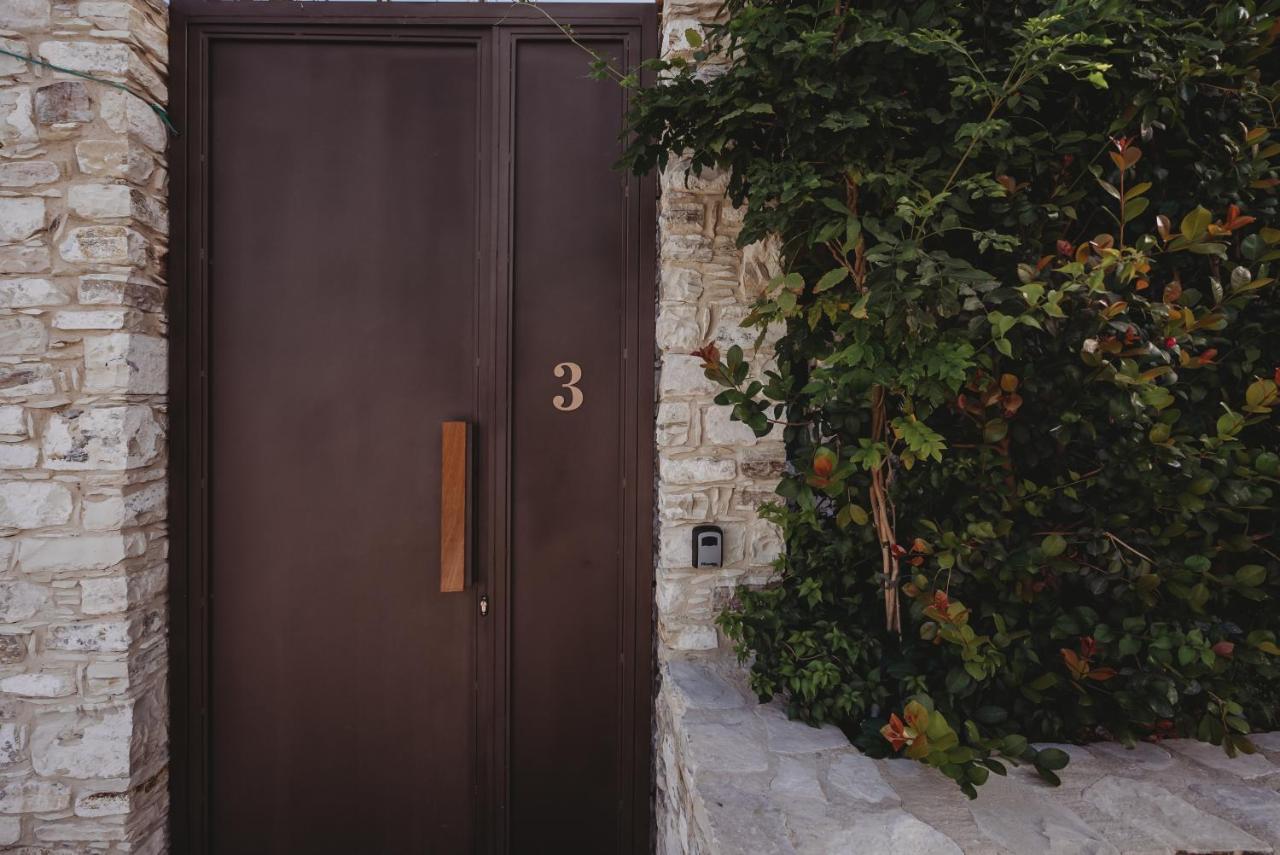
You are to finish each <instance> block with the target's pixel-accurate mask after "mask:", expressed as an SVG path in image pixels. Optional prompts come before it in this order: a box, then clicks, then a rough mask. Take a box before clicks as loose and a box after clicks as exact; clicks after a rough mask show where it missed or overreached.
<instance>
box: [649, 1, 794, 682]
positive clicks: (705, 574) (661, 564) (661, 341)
mask: <svg viewBox="0 0 1280 855" xmlns="http://www.w3.org/2000/svg"><path fill="white" fill-rule="evenodd" d="M717 8H718V2H717V0H712V2H703V1H702V0H674V2H668V3H667V4H666V6H665V7H664V9H663V29H662V50H663V53H664V55H672V54H675V53H680V52H688V51H689V50H690V48H689V46H688V44H687V42H686V41H685V32H686V31H687V30H689V29H691V28H692V29H697V28H700V27H701V26H702V24H703V23H705V22H707V21H710V20H712V18H713V16H714V15H715V13H716V9H717ZM661 184H662V198H661V202H660V205H659V222H658V229H659V257H658V264H659V271H660V281H659V286H658V301H659V306H658V321H657V330H658V354H659V357H660V359H661V368H660V374H659V383H658V390H659V391H658V424H657V445H658V541H659V554H658V563H657V568H656V574H655V576H656V580H657V613H658V634H659V656H660V657H664V656H665V655H666V654H667V653H668V652H670V651H676V650H706V649H711V648H714V647H716V646H717V643H718V640H717V632H716V628H715V624H714V621H715V616H716V614H717V613H718V612H719V610H720V608H721V607H722V606H723V605H724V603H725V602H726V600H727V598H728V596H729V595H730V594H731V592H732V590H733V588H734V586H736V585H739V584H759V583H761V582H763V581H765V580H766V579H768V578H769V576H770V574H771V573H772V566H771V565H772V562H773V560H774V559H775V558H776V557H777V555H778V552H779V550H780V549H781V540H780V538H779V536H778V532H777V529H776V528H775V527H774V526H773V525H771V524H769V523H766V522H765V521H763V520H760V519H758V518H757V515H756V509H757V507H758V506H759V505H760V504H761V503H762V502H766V501H770V500H771V499H773V498H775V496H774V492H773V491H774V488H775V487H776V486H777V482H778V477H779V476H780V475H781V474H782V471H783V469H782V467H783V465H784V458H785V455H784V453H783V447H782V441H781V435H780V431H778V430H775V431H774V432H773V433H771V434H770V435H768V436H766V437H764V438H761V439H757V438H756V437H755V435H754V434H753V433H752V432H751V431H750V430H749V429H748V428H746V427H745V426H744V425H742V424H741V423H739V422H732V421H730V419H729V412H728V410H727V409H726V408H724V407H719V406H716V405H715V404H713V403H712V399H713V398H714V397H715V395H716V393H717V392H718V391H719V389H718V388H717V387H716V386H715V384H713V383H712V382H711V381H709V380H707V379H706V377H705V376H704V375H703V372H702V369H701V367H700V365H701V360H700V359H699V358H698V357H696V356H692V355H691V351H693V350H695V349H696V348H699V347H701V346H702V345H703V344H705V343H707V342H709V341H715V342H716V343H717V345H718V346H719V348H720V350H721V352H724V351H726V350H727V349H728V348H729V347H730V346H731V345H734V344H737V345H740V346H741V347H742V348H743V349H744V350H745V351H746V353H747V357H748V359H749V360H752V361H753V362H754V365H753V368H754V370H757V371H758V370H759V369H760V367H761V362H762V361H763V362H767V360H768V357H769V350H768V346H767V345H768V340H767V339H766V344H765V346H764V347H763V348H762V351H763V352H762V353H759V354H756V353H754V352H753V348H752V345H753V344H754V341H755V337H756V331H755V330H745V329H742V327H741V325H740V324H741V321H742V319H743V318H744V317H746V315H747V313H748V312H749V311H750V305H751V303H752V301H753V299H754V297H755V295H756V294H757V293H758V292H759V290H760V289H761V288H762V287H763V286H764V283H765V282H767V281H768V279H769V278H770V276H771V275H772V274H771V271H772V270H774V268H775V263H774V262H773V260H772V254H771V253H770V251H769V249H768V248H767V247H765V246H762V245H753V246H751V247H749V248H748V250H747V251H746V252H745V253H743V252H742V251H740V250H739V249H738V248H737V246H736V244H735V241H736V238H737V235H738V232H739V230H740V227H741V217H742V212H741V211H740V210H739V209H737V208H734V207H733V206H732V205H730V204H729V203H728V201H727V200H726V199H725V197H724V191H725V185H726V178H725V176H724V175H718V174H714V173H709V172H703V173H702V174H701V175H692V174H690V172H689V169H688V163H687V162H686V161H683V160H679V159H675V160H673V161H672V162H671V163H670V164H669V165H668V167H667V169H666V171H665V172H664V174H663V175H662V180H661ZM704 522H705V523H714V524H716V525H720V526H721V527H722V528H723V529H724V534H725V540H724V548H725V555H724V566H723V567H721V568H717V569H705V568H703V569H698V570H695V569H693V567H692V532H693V527H694V526H695V525H697V524H699V523H704Z"/></svg>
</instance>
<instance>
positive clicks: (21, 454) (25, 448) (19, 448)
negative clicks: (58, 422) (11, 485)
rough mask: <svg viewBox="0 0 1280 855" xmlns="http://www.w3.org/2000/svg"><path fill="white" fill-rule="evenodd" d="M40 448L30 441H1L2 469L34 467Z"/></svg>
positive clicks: (38, 457)
mask: <svg viewBox="0 0 1280 855" xmlns="http://www.w3.org/2000/svg"><path fill="white" fill-rule="evenodd" d="M39 460H40V449H39V448H38V447H36V446H35V445H32V444H31V443H29V442H9V443H0V469H33V468H35V465H36V463H37V462H38V461H39Z"/></svg>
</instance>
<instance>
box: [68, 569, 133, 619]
mask: <svg viewBox="0 0 1280 855" xmlns="http://www.w3.org/2000/svg"><path fill="white" fill-rule="evenodd" d="M128 607H129V580H128V579H126V578H125V577H124V576H96V577H94V578H92V579H83V580H81V582H80V611H82V612H84V613H85V614H87V615H106V614H113V613H116V612H123V611H124V610H125V609H127V608H128Z"/></svg>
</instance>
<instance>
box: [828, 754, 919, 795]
mask: <svg viewBox="0 0 1280 855" xmlns="http://www.w3.org/2000/svg"><path fill="white" fill-rule="evenodd" d="M827 783H828V784H829V785H830V786H831V788H832V789H833V790H835V791H836V792H837V793H840V794H841V795H843V796H846V797H847V798H851V799H856V800H858V801H861V802H867V803H869V804H874V805H879V804H882V803H883V804H897V803H898V802H900V801H901V799H900V798H899V797H898V794H897V793H896V792H895V791H894V789H893V788H892V787H890V786H889V785H888V784H887V783H885V780H884V776H883V775H881V774H880V770H879V768H877V766H876V762H875V761H874V760H872V759H871V758H870V757H864V756H863V755H862V754H859V753H855V752H846V753H843V754H840V755H839V756H838V757H836V758H835V759H834V760H832V761H831V767H830V768H829V769H828V770H827Z"/></svg>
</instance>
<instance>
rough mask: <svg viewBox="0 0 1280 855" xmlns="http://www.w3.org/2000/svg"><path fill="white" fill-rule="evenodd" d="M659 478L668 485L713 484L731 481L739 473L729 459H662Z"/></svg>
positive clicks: (660, 460) (659, 465)
mask: <svg viewBox="0 0 1280 855" xmlns="http://www.w3.org/2000/svg"><path fill="white" fill-rule="evenodd" d="M658 467H659V477H660V478H661V479H662V480H663V481H664V482H666V483H668V484H713V483H716V482H720V481H731V480H733V477H734V476H735V475H736V474H737V472H738V467H737V464H736V463H735V462H734V461H733V459H732V458H729V457H681V458H672V457H666V456H664V457H662V458H660V459H659V461H658Z"/></svg>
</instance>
